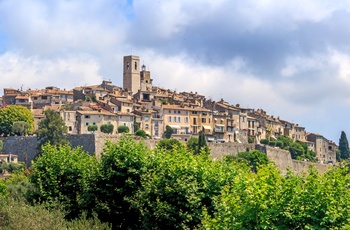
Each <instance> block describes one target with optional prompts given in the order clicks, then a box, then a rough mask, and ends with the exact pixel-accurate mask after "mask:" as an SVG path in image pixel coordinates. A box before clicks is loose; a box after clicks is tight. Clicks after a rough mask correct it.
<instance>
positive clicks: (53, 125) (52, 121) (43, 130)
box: [36, 109, 67, 153]
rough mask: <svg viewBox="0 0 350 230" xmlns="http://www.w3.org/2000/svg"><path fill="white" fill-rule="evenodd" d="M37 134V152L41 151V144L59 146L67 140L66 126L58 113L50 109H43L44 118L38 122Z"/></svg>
mask: <svg viewBox="0 0 350 230" xmlns="http://www.w3.org/2000/svg"><path fill="white" fill-rule="evenodd" d="M36 133H37V135H38V141H39V145H38V147H37V148H38V149H37V150H38V153H40V152H41V146H43V145H44V144H46V143H49V144H50V145H55V146H59V145H62V144H65V143H66V142H67V140H66V137H65V134H66V133H67V126H66V125H65V123H64V121H63V120H62V118H61V117H60V114H59V113H57V112H55V111H54V110H52V109H49V110H46V111H45V118H44V119H43V120H41V121H40V122H39V129H38V130H37V131H36Z"/></svg>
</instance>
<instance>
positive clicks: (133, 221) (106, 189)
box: [94, 138, 149, 229]
mask: <svg viewBox="0 0 350 230" xmlns="http://www.w3.org/2000/svg"><path fill="white" fill-rule="evenodd" d="M148 152H149V150H148V149H147V148H146V147H145V146H144V145H142V144H140V143H136V142H134V141H131V140H130V139H128V138H122V139H121V140H119V141H118V143H117V144H116V143H111V142H107V143H106V145H105V148H104V151H103V153H102V156H101V163H100V167H99V174H98V176H97V177H96V182H95V187H94V194H95V198H96V200H97V203H96V204H97V207H96V209H95V211H96V212H97V213H98V214H99V216H100V217H101V218H102V220H104V221H108V222H110V223H112V224H113V226H114V227H115V228H120V229H139V228H137V224H139V223H138V220H139V219H140V211H139V210H138V209H137V208H134V207H132V205H131V202H132V200H133V199H134V195H135V193H136V192H137V191H138V190H139V189H140V185H141V177H142V176H143V175H144V173H145V171H146V167H145V166H146V162H145V161H146V156H147V155H148Z"/></svg>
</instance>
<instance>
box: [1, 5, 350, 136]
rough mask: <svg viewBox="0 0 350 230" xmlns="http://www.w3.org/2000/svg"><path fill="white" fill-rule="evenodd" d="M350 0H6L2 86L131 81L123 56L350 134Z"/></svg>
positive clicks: (312, 125)
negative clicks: (125, 75)
mask: <svg viewBox="0 0 350 230" xmlns="http://www.w3.org/2000/svg"><path fill="white" fill-rule="evenodd" d="M349 21H350V3H349V2H348V1H327V0H323V1H319V0H317V1H313V0H309V1H303V0H295V1H278V0H216V1H212V0H193V1H187V0H168V1H158V0H157V1H153V0H134V1H131V0H124V1H123V0H90V1H83V0H60V1H58V0H57V1H55V0H52V1H44V0H0V92H1V93H0V94H2V91H3V88H4V87H13V88H20V87H21V86H22V87H23V88H24V89H28V88H32V89H36V88H37V89H39V88H43V87H45V86H49V85H54V86H57V87H60V88H66V89H71V88H74V87H77V86H82V85H90V84H99V83H100V82H101V81H102V80H103V79H110V80H112V81H113V83H114V84H116V85H119V86H121V85H122V60H123V56H125V55H129V54H133V55H138V56H140V57H141V62H142V63H144V64H145V65H146V66H147V68H148V69H149V70H150V71H151V74H152V77H153V79H154V81H153V82H154V85H156V86H161V87H165V88H171V89H176V90H177V91H197V92H199V93H201V94H204V95H206V96H207V97H210V98H212V99H214V100H220V98H224V99H225V100H226V101H229V102H231V103H232V104H237V103H239V104H241V106H244V107H251V108H255V109H258V108H263V109H265V110H266V111H267V113H269V114H271V115H274V116H280V118H281V119H284V120H289V121H292V122H294V123H298V124H300V125H302V126H305V127H306V129H307V131H309V132H315V133H320V134H322V135H324V136H325V137H326V138H328V139H331V140H333V141H335V142H338V139H339V137H340V132H341V131H342V130H344V131H345V132H346V133H349V134H348V135H350V124H349V122H348V119H349V117H350V116H349V115H350V106H349V104H350V90H349V87H350V43H349V41H350V26H348V23H349Z"/></svg>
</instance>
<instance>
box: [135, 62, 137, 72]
mask: <svg viewBox="0 0 350 230" xmlns="http://www.w3.org/2000/svg"><path fill="white" fill-rule="evenodd" d="M135 70H137V62H136V61H135Z"/></svg>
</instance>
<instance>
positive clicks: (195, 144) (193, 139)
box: [187, 137, 198, 154]
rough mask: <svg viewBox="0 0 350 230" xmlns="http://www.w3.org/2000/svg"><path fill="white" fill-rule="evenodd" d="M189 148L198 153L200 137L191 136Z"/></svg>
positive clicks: (188, 142) (188, 143)
mask: <svg viewBox="0 0 350 230" xmlns="http://www.w3.org/2000/svg"><path fill="white" fill-rule="evenodd" d="M187 148H188V150H189V151H192V152H193V153H195V154H198V138H196V137H191V138H190V139H189V140H188V141H187Z"/></svg>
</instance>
